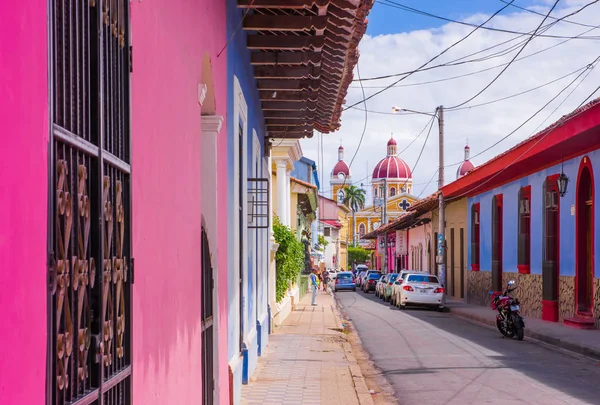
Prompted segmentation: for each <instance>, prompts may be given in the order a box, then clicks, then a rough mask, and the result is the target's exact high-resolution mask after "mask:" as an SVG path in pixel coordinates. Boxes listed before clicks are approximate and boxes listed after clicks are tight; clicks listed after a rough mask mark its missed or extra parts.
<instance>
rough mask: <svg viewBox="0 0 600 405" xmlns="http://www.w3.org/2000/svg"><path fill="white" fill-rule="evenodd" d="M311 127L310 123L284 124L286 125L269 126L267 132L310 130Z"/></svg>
mask: <svg viewBox="0 0 600 405" xmlns="http://www.w3.org/2000/svg"><path fill="white" fill-rule="evenodd" d="M312 130H313V127H312V125H299V126H289V127H288V126H286V125H279V126H271V127H267V131H269V132H286V131H288V132H299V131H312Z"/></svg>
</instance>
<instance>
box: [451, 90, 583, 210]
mask: <svg viewBox="0 0 600 405" xmlns="http://www.w3.org/2000/svg"><path fill="white" fill-rule="evenodd" d="M571 94H572V92H571V93H569V95H568V96H567V97H566V98H565V100H563V102H562V103H564V102H565V101H566V99H567V98H569V96H570V95H571ZM588 98H589V97H588ZM562 103H561V105H562ZM583 104H585V101H584V102H583V103H582V104H580V107H581V106H582V105H583ZM559 107H560V105H559ZM578 108H579V107H578ZM555 111H556V109H555V110H554V111H553V112H552V113H551V114H550V115H552V114H554V112H555ZM579 114H581V111H580V112H578V113H576V114H574V115H573V116H571V117H570V118H569V119H573V118H575V117H576V116H578V115H579ZM548 118H549V117H548ZM548 118H546V120H547V119H548ZM565 122H566V121H562V122H560V121H559V122H556V123H555V124H554V125H553V126H552V127H550V128H548V129H547V130H546V132H545V133H544V134H543V135H542V136H541V137H540V139H538V140H537V141H535V143H534V144H533V145H531V146H530V147H529V148H527V150H525V151H524V152H523V153H521V154H520V155H519V156H517V157H516V158H515V159H513V161H512V162H510V163H509V164H508V165H506V166H504V167H503V168H502V169H501V170H499V171H498V172H496V173H495V174H494V175H493V176H492V177H490V178H489V179H487V180H485V181H483V182H481V183H477V185H476V186H475V187H474V188H472V189H470V190H469V191H466V192H464V193H462V194H460V195H458V196H454V197H452V199H457V198H461V197H464V196H466V195H467V194H469V193H471V192H473V190H476V189H478V188H480V187H481V186H483V185H485V184H487V183H489V182H490V181H492V180H493V179H494V178H496V177H497V176H499V175H500V174H502V173H503V172H504V171H505V170H506V169H508V168H509V167H511V166H512V165H513V164H515V162H517V161H518V160H519V159H521V158H522V157H523V156H525V155H526V154H527V153H529V151H531V150H532V149H533V148H535V147H536V146H537V145H538V144H539V143H540V142H542V141H543V140H544V139H545V138H546V137H547V136H548V135H550V133H552V132H553V131H554V130H555V129H556V128H558V127H560V126H562V125H564V124H565Z"/></svg>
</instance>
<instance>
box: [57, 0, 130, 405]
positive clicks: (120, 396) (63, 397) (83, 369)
mask: <svg viewBox="0 0 600 405" xmlns="http://www.w3.org/2000/svg"><path fill="white" fill-rule="evenodd" d="M50 5H51V7H50V21H51V24H50V33H49V34H50V38H51V47H50V69H51V71H52V82H51V95H50V97H51V109H52V112H51V116H52V119H53V125H52V128H51V149H50V172H49V173H50V175H49V184H50V187H49V192H50V215H49V218H50V222H51V224H50V227H49V251H50V254H49V256H50V260H49V262H48V263H49V291H50V292H49V306H48V350H49V353H48V354H49V356H48V358H49V362H48V371H47V379H48V383H47V387H48V390H47V393H48V395H47V403H48V404H51V405H66V404H70V405H84V404H98V405H125V404H130V403H131V282H132V275H133V273H132V272H133V261H132V259H131V178H130V174H131V170H130V130H129V71H130V66H129V65H130V60H129V52H130V50H129V46H128V43H129V35H128V32H129V15H128V12H129V3H128V2H127V1H126V0H108V1H103V0H87V1H83V0H51V2H50Z"/></svg>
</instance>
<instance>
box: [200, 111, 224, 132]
mask: <svg viewBox="0 0 600 405" xmlns="http://www.w3.org/2000/svg"><path fill="white" fill-rule="evenodd" d="M223 120H224V118H223V116H222V115H203V116H202V118H201V119H200V125H201V131H202V132H203V133H215V134H218V133H219V132H221V127H222V126H223Z"/></svg>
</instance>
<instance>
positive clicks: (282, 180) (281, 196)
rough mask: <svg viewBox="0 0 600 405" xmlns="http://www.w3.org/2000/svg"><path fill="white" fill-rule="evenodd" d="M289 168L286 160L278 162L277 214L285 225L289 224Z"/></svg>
mask: <svg viewBox="0 0 600 405" xmlns="http://www.w3.org/2000/svg"><path fill="white" fill-rule="evenodd" d="M287 183H288V182H287V168H286V165H285V162H277V215H278V216H279V220H280V221H281V223H282V224H283V225H289V224H288V221H287V217H288V216H289V214H288V215H286V213H287V212H289V211H286V210H287V198H286V193H287Z"/></svg>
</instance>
